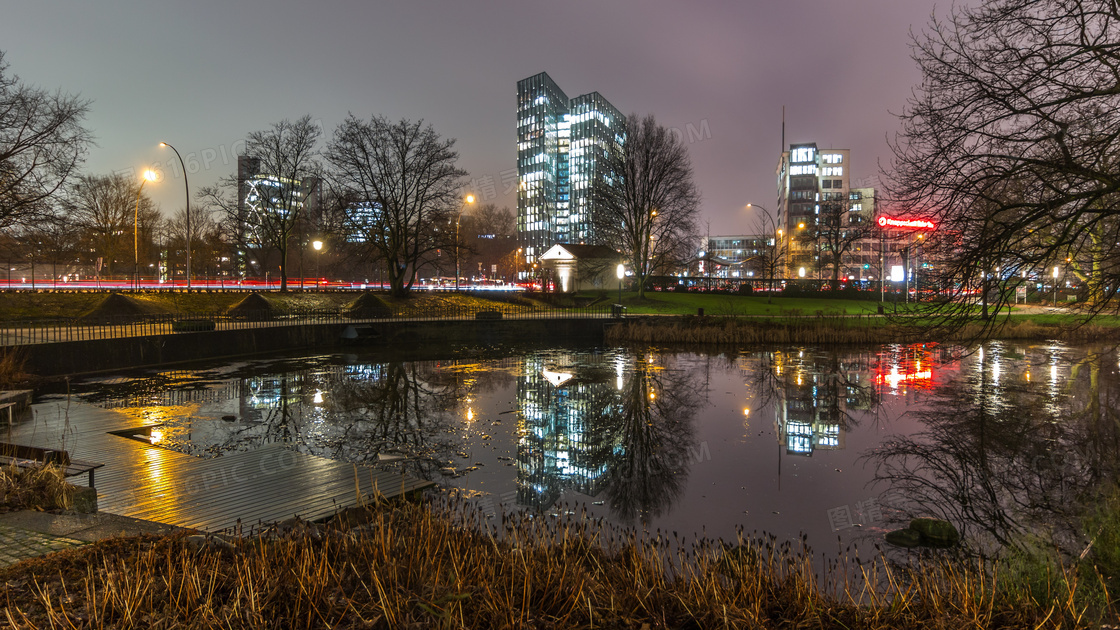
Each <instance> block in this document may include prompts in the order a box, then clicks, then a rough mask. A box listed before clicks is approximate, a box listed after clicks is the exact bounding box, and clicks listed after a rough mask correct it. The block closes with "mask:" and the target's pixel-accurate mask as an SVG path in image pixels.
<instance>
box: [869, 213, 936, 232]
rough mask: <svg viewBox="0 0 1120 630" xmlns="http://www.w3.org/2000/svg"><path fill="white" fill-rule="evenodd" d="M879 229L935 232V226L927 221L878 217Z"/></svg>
mask: <svg viewBox="0 0 1120 630" xmlns="http://www.w3.org/2000/svg"><path fill="white" fill-rule="evenodd" d="M879 227H892V228H904V229H907V230H936V229H937V225H936V224H935V223H934V222H933V221H930V220H928V219H895V218H892V217H884V216H880V217H879Z"/></svg>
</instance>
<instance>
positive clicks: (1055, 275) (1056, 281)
mask: <svg viewBox="0 0 1120 630" xmlns="http://www.w3.org/2000/svg"><path fill="white" fill-rule="evenodd" d="M1057 305H1058V266H1057V265H1054V306H1057Z"/></svg>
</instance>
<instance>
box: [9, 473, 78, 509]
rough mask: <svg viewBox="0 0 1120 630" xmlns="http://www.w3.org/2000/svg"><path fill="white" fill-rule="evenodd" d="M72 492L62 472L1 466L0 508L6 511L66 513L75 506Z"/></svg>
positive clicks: (72, 489) (71, 487)
mask: <svg viewBox="0 0 1120 630" xmlns="http://www.w3.org/2000/svg"><path fill="white" fill-rule="evenodd" d="M74 491H75V488H74V486H71V485H70V484H68V483H66V477H65V476H64V475H63V474H62V470H61V469H59V468H58V467H57V466H54V465H52V464H44V465H41V466H36V467H33V468H20V467H18V466H16V465H15V464H11V465H8V466H0V506H3V507H6V508H8V509H12V510H56V509H61V510H69V509H70V508H71V507H73V504H74Z"/></svg>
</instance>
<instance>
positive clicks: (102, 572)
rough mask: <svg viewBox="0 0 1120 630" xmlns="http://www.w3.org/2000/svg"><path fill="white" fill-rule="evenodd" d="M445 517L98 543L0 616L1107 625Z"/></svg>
mask: <svg viewBox="0 0 1120 630" xmlns="http://www.w3.org/2000/svg"><path fill="white" fill-rule="evenodd" d="M460 508H461V506H459V507H454V506H440V505H426V504H410V503H404V504H385V503H379V504H376V505H375V506H373V507H372V508H369V509H368V510H353V511H350V512H347V513H346V514H345V515H343V516H342V517H340V518H336V519H335V520H334V521H333V522H331V523H328V524H325V525H314V524H299V523H297V524H294V525H291V524H289V525H288V526H286V527H279V528H276V529H272V530H270V531H268V532H266V534H265V535H261V536H258V537H254V538H207V539H203V538H202V537H199V536H190V537H188V536H186V535H185V534H179V535H173V536H164V537H143V538H131V539H115V540H107V541H102V542H99V543H95V544H93V545H89V546H86V547H82V548H79V549H75V550H70V551H64V552H60V553H56V554H53V555H51V556H47V557H45V558H42V559H35V560H29V561H25V562H23V563H20V564H17V565H15V566H13V567H9V568H7V569H3V570H0V580H4V582H5V584H6V585H7V587H6V602H5V605H6V612H7V616H8V620H9V622H10V623H12V624H14V625H17V626H19V627H28V628H46V627H52V628H53V627H116V626H118V625H120V626H135V625H143V626H147V627H161V628H162V627H235V626H236V627H246V628H277V627H309V628H319V627H324V628H325V627H331V628H333V627H362V628H380V627H386V628H388V627H394V628H399V627H416V628H420V627H455V628H576V627H579V628H582V627H612V628H644V627H655V628H715V627H719V628H725V627H732V628H739V627H749V628H793V627H797V628H800V627H814V628H848V629H851V628H867V629H878V628H894V629H899V628H934V627H936V628H951V627H970V628H971V627H982V628H1024V627H1030V628H1059V627H1064V628H1079V627H1092V626H1094V625H1096V624H1097V623H1099V622H1100V620H1101V618H1102V615H1103V616H1104V618H1105V619H1110V618H1111V615H1112V614H1113V613H1112V612H1111V611H1107V610H1091V609H1088V608H1087V607H1086V606H1085V605H1084V604H1083V603H1081V601H1080V600H1079V599H1078V598H1076V597H1073V596H1070V597H1068V598H1067V597H1064V596H1063V597H1056V598H1055V599H1054V600H1053V601H1047V600H1042V601H1039V600H1037V599H1035V598H1033V597H1032V594H1031V592H1030V591H1029V590H1027V589H1019V588H1016V586H1017V584H1016V583H1015V582H1014V581H1010V583H1008V582H1007V581H1002V580H993V579H992V578H993V577H994V576H996V575H1000V576H1002V575H1003V573H1002V568H1001V567H1000V566H998V565H995V564H991V563H979V564H977V563H969V562H967V561H960V560H956V559H953V558H952V557H951V556H946V555H927V556H923V557H919V556H914V557H913V558H912V559H911V562H909V563H902V564H899V563H897V562H891V561H889V560H888V559H887V558H886V557H885V556H884V555H880V554H873V555H871V556H868V555H866V554H865V555H864V556H863V557H862V559H859V558H857V556H856V555H855V554H854V553H853V554H852V555H851V556H850V557H843V558H840V559H839V560H837V561H835V562H831V563H830V567H829V571H827V572H826V575H827V577H825V578H824V581H822V579H821V578H820V577H818V575H817V574H818V571H817V570H816V567H815V564H816V563H815V561H814V559H813V555H812V553H811V552H810V551H808V550H806V549H804V548H803V547H800V546H788V545H777V544H776V543H774V542H773V540H772V539H769V538H767V537H761V538H753V537H740V539H738V540H734V541H729V542H727V543H723V542H718V541H708V540H699V541H695V542H691V543H687V542H685V541H683V540H681V539H679V538H677V537H676V536H675V535H674V537H673V538H671V539H664V538H660V537H655V538H644V537H639V536H637V535H635V534H633V533H626V532H622V533H619V532H611V531H610V530H608V529H605V528H604V527H603V526H602V525H601V524H599V523H597V522H595V521H592V520H588V519H586V518H584V517H583V515H582V514H580V513H569V514H568V515H567V516H562V517H560V518H558V519H539V518H521V517H517V516H507V517H505V518H503V520H502V522H501V523H500V526H499V527H498V528H497V529H498V532H499V533H498V534H495V533H494V532H495V530H493V529H490V528H488V527H479V526H478V525H477V523H478V522H479V519H478V518H477V516H473V515H471V514H470V513H464V512H463V511H462V510H461V509H460ZM482 522H485V521H484V520H483V521H482ZM1048 585H1049V586H1052V587H1053V592H1054V593H1058V592H1059V590H1060V589H1061V588H1062V587H1063V586H1068V584H1066V583H1065V582H1064V581H1063V578H1062V577H1061V576H1058V577H1052V578H1051V580H1050V582H1049V584H1048ZM1074 589H1075V590H1076V586H1074Z"/></svg>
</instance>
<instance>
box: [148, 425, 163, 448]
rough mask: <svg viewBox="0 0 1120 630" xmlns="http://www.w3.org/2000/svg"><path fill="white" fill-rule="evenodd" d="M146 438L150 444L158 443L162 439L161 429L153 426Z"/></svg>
mask: <svg viewBox="0 0 1120 630" xmlns="http://www.w3.org/2000/svg"><path fill="white" fill-rule="evenodd" d="M148 440H150V441H151V443H152V444H159V443H160V441H162V440H163V429H154V428H153V429H152V431H151V433H150V434H149V435H148Z"/></svg>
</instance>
